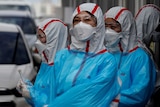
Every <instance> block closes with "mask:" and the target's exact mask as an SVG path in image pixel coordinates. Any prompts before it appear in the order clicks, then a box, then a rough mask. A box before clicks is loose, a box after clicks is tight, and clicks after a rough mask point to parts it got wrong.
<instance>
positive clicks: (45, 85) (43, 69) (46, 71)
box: [26, 62, 55, 107]
mask: <svg viewBox="0 0 160 107" xmlns="http://www.w3.org/2000/svg"><path fill="white" fill-rule="evenodd" d="M53 67H54V66H53V65H48V64H46V63H43V62H42V63H41V66H40V69H39V72H38V74H37V77H36V81H35V83H34V85H33V86H28V90H29V92H30V96H31V98H30V99H27V98H26V101H27V102H28V103H29V104H30V105H31V106H32V107H43V106H44V105H46V104H48V103H50V102H51V101H53V99H54V96H55V93H54V88H55V86H54V83H53V82H54V72H53V70H54V68H53Z"/></svg>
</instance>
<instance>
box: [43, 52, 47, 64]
mask: <svg viewBox="0 0 160 107" xmlns="http://www.w3.org/2000/svg"><path fill="white" fill-rule="evenodd" d="M42 53H43V55H44V58H45V59H46V61H47V63H48V58H47V56H46V54H45V52H44V51H43V52H42Z"/></svg>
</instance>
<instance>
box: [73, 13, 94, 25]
mask: <svg viewBox="0 0 160 107" xmlns="http://www.w3.org/2000/svg"><path fill="white" fill-rule="evenodd" d="M81 21H82V22H84V23H95V24H96V18H95V17H93V16H90V15H86V14H85V15H78V16H75V17H74V19H73V24H74V25H76V24H78V23H79V22H81Z"/></svg>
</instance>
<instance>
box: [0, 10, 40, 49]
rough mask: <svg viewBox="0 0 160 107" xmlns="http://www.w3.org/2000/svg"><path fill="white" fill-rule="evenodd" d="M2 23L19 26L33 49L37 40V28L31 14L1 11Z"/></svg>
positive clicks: (0, 18)
mask: <svg viewBox="0 0 160 107" xmlns="http://www.w3.org/2000/svg"><path fill="white" fill-rule="evenodd" d="M0 22H5V23H13V24H17V25H19V26H20V27H21V29H22V31H23V32H24V34H25V37H26V38H27V41H28V45H29V48H32V46H33V45H34V43H35V41H36V40H37V37H36V29H37V27H36V24H35V21H34V19H33V18H32V17H31V15H30V13H28V12H23V11H16V10H0Z"/></svg>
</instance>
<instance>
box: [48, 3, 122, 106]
mask: <svg viewBox="0 0 160 107" xmlns="http://www.w3.org/2000/svg"><path fill="white" fill-rule="evenodd" d="M70 33H71V45H70V46H68V49H63V50H61V51H59V52H58V53H57V54H56V57H55V61H54V67H55V69H54V73H55V81H54V82H55V88H54V89H53V92H55V96H54V97H55V99H54V100H53V101H52V102H51V103H50V104H48V106H47V107H110V103H111V101H112V100H113V99H114V98H115V97H116V96H117V94H118V92H119V84H118V82H117V67H116V66H115V64H116V62H115V60H114V57H113V56H112V55H111V54H110V53H108V52H107V50H106V48H105V46H104V44H103V42H104V36H105V25H104V20H103V13H102V11H101V8H100V7H99V6H98V5H96V4H94V3H84V4H81V5H80V6H78V7H77V8H76V9H75V11H74V13H73V15H72V28H71V29H70Z"/></svg>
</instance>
